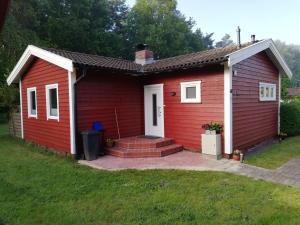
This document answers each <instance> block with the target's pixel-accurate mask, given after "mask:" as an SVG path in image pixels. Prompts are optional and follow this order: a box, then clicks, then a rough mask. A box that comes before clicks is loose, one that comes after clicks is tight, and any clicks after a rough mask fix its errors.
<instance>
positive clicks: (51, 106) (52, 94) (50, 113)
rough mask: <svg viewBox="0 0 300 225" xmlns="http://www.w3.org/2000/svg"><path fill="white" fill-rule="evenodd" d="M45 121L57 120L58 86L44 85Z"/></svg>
mask: <svg viewBox="0 0 300 225" xmlns="http://www.w3.org/2000/svg"><path fill="white" fill-rule="evenodd" d="M46 107H47V119H48V120H49V119H55V120H59V101H58V84H51V85H46Z"/></svg>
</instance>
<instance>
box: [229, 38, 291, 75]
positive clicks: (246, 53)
mask: <svg viewBox="0 0 300 225" xmlns="http://www.w3.org/2000/svg"><path fill="white" fill-rule="evenodd" d="M262 51H266V53H267V54H268V56H269V57H270V59H271V60H272V62H273V63H274V64H275V65H276V67H277V68H278V69H279V71H280V72H281V74H286V75H287V76H288V77H289V78H290V79H291V78H292V76H293V74H292V72H291V70H290V69H289V67H288V65H287V64H286V62H285V61H284V59H283V58H282V56H281V55H280V53H279V51H278V49H277V48H276V46H275V44H274V42H273V41H272V39H268V40H263V41H260V42H257V43H255V44H253V45H250V46H248V47H245V48H242V49H240V50H238V51H235V52H233V53H231V54H229V55H227V56H228V64H229V66H233V65H235V64H237V63H239V62H241V61H243V60H245V59H247V58H249V57H251V56H253V55H255V54H257V53H259V52H262Z"/></svg>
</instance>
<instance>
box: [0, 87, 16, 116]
mask: <svg viewBox="0 0 300 225" xmlns="http://www.w3.org/2000/svg"><path fill="white" fill-rule="evenodd" d="M18 103H19V94H18V89H17V88H16V87H14V86H11V87H8V86H7V85H0V113H1V112H2V113H8V112H10V111H11V110H14V109H15V108H16V107H17V105H18Z"/></svg>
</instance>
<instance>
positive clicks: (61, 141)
mask: <svg viewBox="0 0 300 225" xmlns="http://www.w3.org/2000/svg"><path fill="white" fill-rule="evenodd" d="M55 83H57V84H58V94H59V122H58V121H57V120H47V114H46V90H45V85H47V84H55ZM31 87H36V89H37V93H36V95H37V116H38V117H37V119H35V118H28V109H27V88H31ZM22 100H23V108H22V109H23V122H24V138H25V139H26V140H29V141H32V142H34V143H37V144H40V145H44V146H47V147H49V148H53V149H55V150H58V151H61V152H65V153H70V119H69V118H70V113H69V89H68V72H67V71H66V70H64V69H61V68H60V67H57V66H55V65H53V64H50V63H48V62H46V61H44V60H41V59H37V60H36V61H35V62H34V63H33V64H32V65H31V67H30V69H29V70H28V71H27V72H26V74H25V75H24V76H23V78H22Z"/></svg>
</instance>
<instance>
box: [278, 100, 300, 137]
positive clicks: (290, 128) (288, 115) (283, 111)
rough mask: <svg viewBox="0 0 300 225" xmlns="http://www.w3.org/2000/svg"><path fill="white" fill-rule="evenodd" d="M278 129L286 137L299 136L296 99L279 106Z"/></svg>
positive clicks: (299, 114)
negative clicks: (279, 128)
mask: <svg viewBox="0 0 300 225" xmlns="http://www.w3.org/2000/svg"><path fill="white" fill-rule="evenodd" d="M280 127H281V132H282V133H285V134H287V136H296V135H300V100H298V99H297V98H295V99H294V100H291V101H287V102H284V103H282V104H281V107H280Z"/></svg>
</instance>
